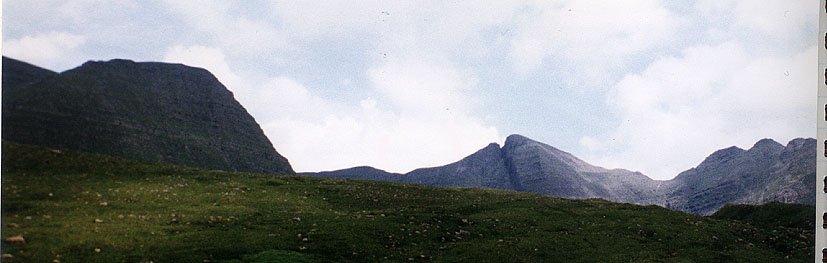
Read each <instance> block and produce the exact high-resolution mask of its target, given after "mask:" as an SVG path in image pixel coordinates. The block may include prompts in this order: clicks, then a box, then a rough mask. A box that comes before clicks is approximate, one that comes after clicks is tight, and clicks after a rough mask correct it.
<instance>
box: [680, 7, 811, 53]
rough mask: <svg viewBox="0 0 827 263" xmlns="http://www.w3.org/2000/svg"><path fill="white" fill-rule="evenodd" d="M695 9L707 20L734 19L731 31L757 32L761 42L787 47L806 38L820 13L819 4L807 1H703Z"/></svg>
mask: <svg viewBox="0 0 827 263" xmlns="http://www.w3.org/2000/svg"><path fill="white" fill-rule="evenodd" d="M808 4H809V5H808ZM695 7H696V9H697V10H699V11H701V13H703V14H705V15H706V16H707V17H729V18H732V19H733V23H730V24H728V25H729V26H731V28H730V29H728V30H729V31H733V32H734V31H738V30H745V29H751V30H757V31H758V32H761V33H763V35H762V36H761V41H765V42H766V41H782V43H785V44H788V43H787V42H789V41H800V39H801V38H802V37H807V36H808V35H809V34H810V32H809V29H808V28H807V27H808V26H811V25H815V21H816V20H815V19H814V18H817V17H818V10H819V8H818V5H817V3H816V2H813V1H806V0H795V1H790V0H765V1H736V0H701V1H698V2H696V3H695ZM755 44H759V43H755Z"/></svg>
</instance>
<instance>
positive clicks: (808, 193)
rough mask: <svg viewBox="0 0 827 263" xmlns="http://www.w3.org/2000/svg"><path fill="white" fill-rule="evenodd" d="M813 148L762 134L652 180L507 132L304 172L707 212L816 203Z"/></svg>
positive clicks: (811, 143) (799, 141)
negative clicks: (385, 160) (417, 153)
mask: <svg viewBox="0 0 827 263" xmlns="http://www.w3.org/2000/svg"><path fill="white" fill-rule="evenodd" d="M814 150H815V140H813V139H795V140H792V141H790V143H789V144H788V145H787V146H784V145H781V144H779V143H777V142H775V141H773V140H768V139H765V140H761V141H759V142H758V143H756V144H755V146H754V147H752V148H751V149H749V150H743V149H740V148H737V147H730V148H726V149H722V150H719V151H716V152H715V153H713V154H712V155H710V156H709V157H707V158H706V160H704V161H703V162H702V163H701V164H699V165H698V166H697V167H695V168H692V169H689V170H687V171H684V172H682V173H681V174H680V175H678V176H677V177H676V178H674V179H672V180H668V181H656V180H652V179H650V178H649V177H647V176H645V175H643V174H641V173H639V172H632V171H628V170H623V169H612V170H609V169H605V168H602V167H597V166H593V165H591V164H588V163H586V162H585V161H583V160H580V159H579V158H577V157H575V156H574V155H572V154H570V153H567V152H564V151H561V150H559V149H557V148H554V147H552V146H549V145H546V144H543V143H540V142H537V141H534V140H531V139H529V138H526V137H524V136H520V135H511V136H509V137H508V138H507V139H506V142H505V145H504V146H503V147H502V148H500V147H499V145H497V144H494V143H492V144H490V145H488V146H487V147H485V148H483V149H481V150H479V151H477V152H476V153H474V154H472V155H470V156H468V157H466V158H464V159H462V160H460V161H458V162H456V163H452V164H449V165H446V166H441V167H433V168H423V169H417V170H414V171H412V172H409V173H407V174H404V175H403V174H392V173H387V172H384V171H381V170H376V169H373V168H370V169H369V171H370V172H367V171H368V170H365V169H368V168H364V167H362V168H361V169H362V170H363V171H365V172H360V171H359V170H354V169H347V170H340V171H331V172H324V173H307V174H306V175H314V176H324V177H339V178H351V179H370V180H383V181H399V182H411V183H420V184H427V185H434V186H462V187H484V188H495V189H506V190H517V191H525V192H533V193H540V194H547V195H552V196H556V197H562V198H603V199H606V200H611V201H616V202H626V203H635V204H657V205H660V206H664V207H668V208H671V209H675V210H681V211H685V212H690V213H695V214H705V215H706V214H711V213H712V212H714V211H716V210H717V209H719V208H720V207H722V206H723V205H724V204H728V203H737V204H762V203H767V202H771V201H780V202H786V203H804V204H814V203H815V200H814V194H813V189H814V187H815V182H814V181H813V180H814V179H813V178H814V176H815V175H814V174H815V153H814V152H813V151H814ZM377 171H378V172H377Z"/></svg>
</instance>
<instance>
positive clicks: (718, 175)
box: [665, 139, 816, 214]
mask: <svg viewBox="0 0 827 263" xmlns="http://www.w3.org/2000/svg"><path fill="white" fill-rule="evenodd" d="M815 149H816V141H815V140H814V139H794V140H792V141H790V142H789V143H788V144H787V145H786V146H784V145H781V144H780V143H778V142H775V141H773V140H770V139H763V140H760V141H758V142H757V143H755V145H754V146H753V147H752V148H750V149H749V150H743V149H740V148H737V147H730V148H726V149H722V150H718V151H716V152H715V153H713V154H712V155H710V156H709V157H707V158H706V159H705V160H704V161H703V162H701V163H700V164H699V165H698V166H697V167H695V168H692V169H689V170H687V171H684V172H682V173H680V174H678V176H676V177H675V178H674V179H672V180H670V181H668V182H667V185H668V186H667V189H669V190H668V192H667V193H666V195H665V199H666V200H668V202H667V203H666V204H665V206H666V207H667V208H672V209H676V210H681V211H687V212H690V213H696V214H711V213H712V212H715V211H716V210H718V209H719V208H721V206H723V205H724V204H763V203H768V202H771V201H778V202H784V203H801V204H810V205H814V204H815V193H814V192H813V191H814V189H815V180H814V178H815V164H816V160H815V158H816V155H815V153H814V151H815Z"/></svg>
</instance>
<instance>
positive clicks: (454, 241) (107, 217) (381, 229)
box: [2, 142, 813, 262]
mask: <svg viewBox="0 0 827 263" xmlns="http://www.w3.org/2000/svg"><path fill="white" fill-rule="evenodd" d="M2 151H3V152H2V169H3V170H2V172H3V176H2V187H3V189H2V222H3V226H2V236H3V238H8V237H12V236H16V235H23V236H24V237H25V238H26V241H27V243H26V244H3V246H2V253H8V254H12V255H13V257H14V258H12V259H10V260H4V262H51V261H52V260H54V259H59V260H60V261H61V262H141V261H145V262H148V261H150V260H151V261H154V262H375V261H380V262H384V261H391V262H409V261H415V262H417V261H440V262H782V261H784V262H809V261H811V260H812V258H813V255H812V253H813V249H812V246H813V239H812V237H811V236H807V235H805V234H804V233H806V229H798V228H789V227H784V226H778V227H768V226H761V227H759V226H756V225H753V224H751V223H750V222H746V221H740V220H720V219H714V218H709V217H701V216H696V215H691V214H686V213H682V212H676V211H671V210H668V209H665V208H661V207H657V206H638V205H630V204H619V203H612V202H608V201H604V200H598V199H589V200H566V199H558V198H552V197H549V196H543V195H537V194H529V193H520V192H513V191H500V190H487V189H470V188H437V187H429V186H422V185H415V184H403V183H393V182H373V181H360V180H341V179H327V178H314V177H301V176H279V175H261V174H250V173H230V172H221V171H208V170H200V169H192V168H187V167H181V166H173V165H165V164H152V163H142V162H137V161H131V160H125V159H119V158H114V157H108V156H103V155H94V154H86V153H78V152H71V151H68V152H62V153H55V152H52V151H49V150H48V149H44V148H38V147H34V146H26V145H19V144H13V143H8V142H4V143H3V149H2ZM103 202H105V204H106V205H102V203H103ZM96 219H100V220H102V221H103V222H99V223H96V222H95V220H96ZM12 224H14V225H12ZM811 232H812V230H810V233H811ZM779 240H782V241H783V245H778V243H779V242H782V241H779ZM95 249H99V250H100V252H96V250H95Z"/></svg>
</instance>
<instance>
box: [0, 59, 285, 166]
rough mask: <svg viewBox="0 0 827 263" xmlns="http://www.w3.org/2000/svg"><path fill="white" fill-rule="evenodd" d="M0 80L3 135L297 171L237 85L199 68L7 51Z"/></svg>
mask: <svg viewBox="0 0 827 263" xmlns="http://www.w3.org/2000/svg"><path fill="white" fill-rule="evenodd" d="M21 72H22V73H28V74H21ZM3 83H4V85H3V119H2V121H3V127H2V132H3V135H2V136H3V139H5V140H9V141H15V142H20V143H27V144H35V145H42V146H46V147H51V148H56V149H63V148H66V149H74V150H80V151H87V152H95V153H103V154H108V155H113V156H120V157H127V158H134V159H138V160H144V161H158V162H168V163H174V164H182V165H187V166H192V167H199V168H208V169H218V170H228V171H247V172H260V173H279V174H293V173H294V172H293V169H292V168H291V167H290V164H289V163H288V161H287V159H285V158H284V157H282V156H281V155H279V154H278V152H276V151H275V149H274V148H273V145H272V144H271V143H270V141H269V140H268V139H267V137H266V136H265V135H264V133H263V132H262V130H261V127H260V126H259V125H258V123H256V121H255V120H254V119H253V117H252V116H250V114H248V113H247V111H246V110H245V109H244V108H243V107H242V106H241V104H239V103H238V102H237V101H236V100H235V99H234V98H233V94H232V93H231V92H230V91H229V90H227V88H225V87H224V85H222V84H221V83H220V82H219V81H218V80H217V79H216V78H215V76H213V75H212V74H211V73H210V72H208V71H207V70H204V69H201V68H194V67H188V66H185V65H181V64H168V63H155V62H148V63H136V62H133V61H130V60H122V59H115V60H110V61H89V62H86V63H84V64H83V65H82V66H80V67H77V68H75V69H72V70H68V71H66V72H62V73H60V74H50V73H49V72H48V71H45V70H43V69H39V68H37V67H34V66H32V65H29V64H25V63H22V62H19V61H16V60H13V59H10V58H6V57H3ZM6 83H15V85H10V86H7V85H6Z"/></svg>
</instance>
